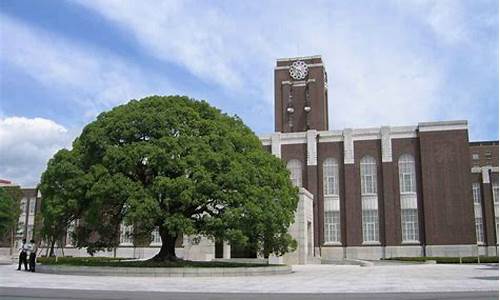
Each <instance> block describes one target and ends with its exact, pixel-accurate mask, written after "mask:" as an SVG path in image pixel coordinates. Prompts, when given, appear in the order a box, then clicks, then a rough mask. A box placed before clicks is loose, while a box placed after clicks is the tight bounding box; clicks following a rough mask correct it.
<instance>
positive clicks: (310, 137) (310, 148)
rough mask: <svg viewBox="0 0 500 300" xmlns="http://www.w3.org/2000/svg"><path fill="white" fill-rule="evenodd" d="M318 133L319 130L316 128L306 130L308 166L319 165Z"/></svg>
mask: <svg viewBox="0 0 500 300" xmlns="http://www.w3.org/2000/svg"><path fill="white" fill-rule="evenodd" d="M317 135H318V132H317V131H316V130H315V129H311V130H308V131H307V132H306V140H307V165H308V166H316V165H318V144H317V143H316V137H317Z"/></svg>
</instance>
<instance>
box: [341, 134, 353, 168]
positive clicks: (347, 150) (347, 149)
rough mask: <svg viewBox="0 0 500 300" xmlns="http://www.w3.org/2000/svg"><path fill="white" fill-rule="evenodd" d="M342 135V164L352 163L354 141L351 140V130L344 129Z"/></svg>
mask: <svg viewBox="0 0 500 300" xmlns="http://www.w3.org/2000/svg"><path fill="white" fill-rule="evenodd" d="M343 135H344V164H353V163H354V140H353V138H352V129H351V128H346V129H344V131H343Z"/></svg>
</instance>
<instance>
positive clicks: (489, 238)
mask: <svg viewBox="0 0 500 300" xmlns="http://www.w3.org/2000/svg"><path fill="white" fill-rule="evenodd" d="M481 177H482V193H481V195H482V196H483V203H482V204H483V216H484V218H483V222H484V229H485V232H484V237H485V243H486V245H487V246H496V242H497V241H496V233H495V227H496V226H495V207H494V204H493V189H492V187H491V180H490V168H489V167H481Z"/></svg>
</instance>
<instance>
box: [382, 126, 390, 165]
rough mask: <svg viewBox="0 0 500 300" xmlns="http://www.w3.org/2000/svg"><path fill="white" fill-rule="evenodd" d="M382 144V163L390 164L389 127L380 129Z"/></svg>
mask: <svg viewBox="0 0 500 300" xmlns="http://www.w3.org/2000/svg"><path fill="white" fill-rule="evenodd" d="M380 135H381V142H382V162H392V142H391V127H389V126H383V127H382V128H380Z"/></svg>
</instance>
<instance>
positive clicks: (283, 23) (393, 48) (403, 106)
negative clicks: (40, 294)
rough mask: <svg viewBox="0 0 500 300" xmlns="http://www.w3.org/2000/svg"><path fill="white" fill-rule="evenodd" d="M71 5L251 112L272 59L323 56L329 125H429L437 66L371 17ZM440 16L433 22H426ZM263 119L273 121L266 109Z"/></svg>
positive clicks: (334, 10)
mask: <svg viewBox="0 0 500 300" xmlns="http://www.w3.org/2000/svg"><path fill="white" fill-rule="evenodd" d="M77 2H78V3H80V4H81V5H83V6H85V7H87V8H90V9H92V10H93V11H96V12H98V13H99V14H101V15H102V16H104V17H105V18H107V19H109V20H111V21H112V22H114V23H115V24H117V25H119V26H120V27H122V28H123V29H125V30H127V31H129V32H131V33H132V34H133V36H134V37H135V38H136V40H137V41H138V42H139V43H140V45H142V47H143V48H144V49H146V50H147V51H148V52H149V53H151V54H152V55H154V56H156V57H157V58H159V59H162V60H164V61H168V62H173V63H178V64H180V65H182V66H184V67H186V68H187V69H188V70H190V71H191V72H192V73H193V74H195V75H196V76H198V77H200V78H202V79H203V80H206V81H214V82H215V83H218V84H219V85H221V86H223V87H224V88H230V89H236V90H239V92H240V94H243V95H246V97H245V98H240V100H239V101H243V100H247V99H249V98H251V99H255V100H252V101H254V102H255V104H254V106H256V107H257V106H258V107H261V106H262V103H263V102H264V103H266V105H267V107H269V108H271V107H272V103H273V97H274V94H273V89H274V88H273V78H272V76H273V73H272V72H273V71H272V67H273V64H274V61H275V59H276V58H279V57H287V56H296V55H314V54H322V55H323V58H324V60H325V61H326V63H327V68H328V72H329V75H330V77H329V78H330V84H331V85H330V94H329V98H330V109H331V112H330V115H331V118H330V119H331V120H332V121H333V124H334V126H333V127H335V128H342V127H362V126H378V125H381V123H384V124H394V123H396V124H408V123H413V122H417V121H419V120H428V119H432V118H434V114H435V109H434V108H435V107H434V105H433V103H434V102H435V101H436V100H437V99H436V97H437V91H438V90H439V89H440V88H441V84H442V74H441V70H440V68H439V65H438V64H437V62H436V61H435V59H434V58H433V57H432V55H431V54H430V53H428V51H426V50H425V49H423V48H422V47H420V48H419V45H418V41H412V38H411V37H410V36H408V32H404V31H401V30H400V29H399V28H398V26H399V25H400V24H399V23H398V21H390V20H389V21H388V20H380V19H379V18H378V17H377V14H370V12H369V11H364V10H360V11H356V10H355V8H353V7H348V6H346V5H337V4H336V5H331V6H328V5H326V4H327V3H325V2H321V1H319V2H315V3H311V4H310V6H311V7H318V8H319V7H322V9H304V6H303V5H298V4H297V3H293V2H292V3H289V5H282V3H276V2H271V3H266V5H259V4H252V3H248V2H247V3H245V4H242V3H241V2H240V3H238V4H236V3H232V5H231V9H230V10H228V9H227V8H226V7H219V6H217V5H213V3H210V4H211V5H210V6H208V5H206V4H203V2H182V3H179V2H177V1H166V2H165V1H141V2H134V1H130V2H126V3H125V4H124V3H123V1H118V0H116V1H112V0H93V1H77ZM233 4H234V5H233ZM261 4H262V3H261ZM437 10H439V9H437ZM446 17H447V16H446V15H444V16H442V17H438V16H436V18H435V20H434V22H435V23H436V24H437V23H443V22H444V21H446V20H447V18H446ZM382 21H383V22H382ZM431 21H432V20H431ZM425 22H427V20H426V21H425ZM436 26H437V25H436ZM361 33H363V34H361ZM237 101H238V100H237ZM244 117H246V118H247V119H252V117H249V116H244ZM262 117H263V116H262V115H260V114H259V116H255V117H253V118H262ZM265 117H266V118H271V117H272V109H267V113H266V116H265ZM254 123H261V122H255V121H254ZM269 124H272V121H271V120H269Z"/></svg>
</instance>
